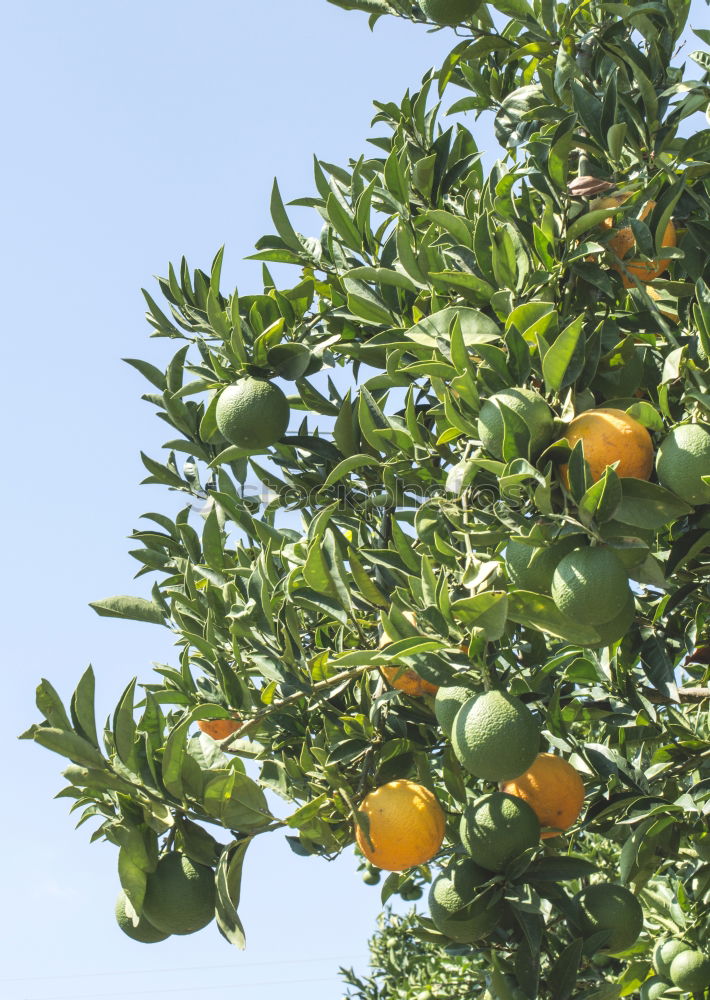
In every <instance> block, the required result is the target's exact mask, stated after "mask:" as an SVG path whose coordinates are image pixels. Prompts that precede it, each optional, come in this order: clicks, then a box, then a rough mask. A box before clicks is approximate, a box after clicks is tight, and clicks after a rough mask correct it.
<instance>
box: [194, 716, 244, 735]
mask: <svg viewBox="0 0 710 1000" xmlns="http://www.w3.org/2000/svg"><path fill="white" fill-rule="evenodd" d="M197 725H198V727H199V728H200V729H201V730H202V732H203V733H206V734H207V735H208V736H211V737H212V739H213V740H226V739H227V737H228V736H231V735H232V734H233V733H236V732H237V731H238V730H239V729H241V728H242V724H241V722H240V721H239V720H238V719H198V720H197Z"/></svg>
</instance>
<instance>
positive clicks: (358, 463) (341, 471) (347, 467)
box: [323, 455, 380, 487]
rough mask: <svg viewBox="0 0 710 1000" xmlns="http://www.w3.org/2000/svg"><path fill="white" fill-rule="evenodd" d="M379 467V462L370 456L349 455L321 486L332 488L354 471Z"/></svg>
mask: <svg viewBox="0 0 710 1000" xmlns="http://www.w3.org/2000/svg"><path fill="white" fill-rule="evenodd" d="M379 465H380V462H379V460H378V459H376V458H374V457H373V456H372V455H350V456H349V457H348V458H345V459H343V461H342V462H340V463H339V464H338V465H336V467H335V468H334V469H333V471H332V472H331V473H330V474H329V475H328V477H327V479H326V480H325V482H324V483H323V486H324V487H327V486H333V485H334V484H335V483H337V482H339V481H340V480H341V479H343V478H344V477H345V476H347V475H349V474H350V473H351V472H353V471H354V470H355V469H362V468H363V467H365V466H379Z"/></svg>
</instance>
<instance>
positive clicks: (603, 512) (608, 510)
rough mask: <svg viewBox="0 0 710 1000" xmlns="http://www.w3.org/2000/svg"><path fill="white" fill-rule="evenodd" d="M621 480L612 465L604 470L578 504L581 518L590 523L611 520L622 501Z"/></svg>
mask: <svg viewBox="0 0 710 1000" xmlns="http://www.w3.org/2000/svg"><path fill="white" fill-rule="evenodd" d="M621 497H622V487H621V480H620V479H619V477H618V476H617V474H616V472H615V471H614V470H613V469H612V468H611V467H610V466H607V468H606V469H605V470H604V475H603V476H602V477H601V479H598V480H597V482H596V483H593V484H592V485H591V486H590V487H589V489H588V490H587V491H586V493H585V494H584V496H583V497H582V499H581V500H580V501H579V504H578V505H577V506H578V508H579V514H580V518H581V520H582V521H583V522H584V523H585V524H587V525H588V524H589V523H590V522H591V521H592V520H595V521H596V522H597V523H598V524H602V523H603V522H604V521H611V520H612V518H613V517H614V516H615V514H616V512H617V510H618V508H619V504H620V503H621Z"/></svg>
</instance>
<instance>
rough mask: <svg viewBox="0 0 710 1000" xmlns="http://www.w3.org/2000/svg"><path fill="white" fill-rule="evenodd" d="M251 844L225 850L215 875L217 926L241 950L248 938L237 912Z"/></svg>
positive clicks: (247, 843) (235, 845)
mask: <svg viewBox="0 0 710 1000" xmlns="http://www.w3.org/2000/svg"><path fill="white" fill-rule="evenodd" d="M250 843H251V841H250V840H248V839H246V840H240V841H235V842H234V843H232V844H230V845H229V847H227V848H225V850H224V851H223V852H222V856H221V857H220V859H219V864H218V865H217V872H216V874H215V881H216V887H217V906H216V917H217V926H218V927H219V930H220V933H221V934H222V936H223V937H225V938H226V939H227V941H229V943H230V944H233V945H236V947H237V948H239V949H241V950H244V948H245V947H246V937H245V934H244V928H243V927H242V922H241V920H240V919H239V914H238V913H237V910H238V909H239V899H240V896H241V884H242V869H243V866H244V855H245V854H246V851H247V848H248V846H249V844H250Z"/></svg>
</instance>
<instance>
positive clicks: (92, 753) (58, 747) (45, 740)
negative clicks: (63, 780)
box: [28, 726, 106, 768]
mask: <svg viewBox="0 0 710 1000" xmlns="http://www.w3.org/2000/svg"><path fill="white" fill-rule="evenodd" d="M28 735H30V736H31V737H32V739H33V740H34V741H35V743H39V744H40V745H41V746H43V747H46V748H47V749H48V750H53V751H54V753H58V754H61V755H62V756H63V757H68V758H69V760H73V761H74V763H76V764H82V765H83V766H84V767H96V768H103V767H105V763H106V762H105V761H104V758H103V757H102V756H101V754H100V753H99V752H98V750H97V749H96V748H95V747H92V745H91V744H90V743H89V742H88V740H85V739H84V738H83V736H79V735H78V734H77V733H74V732H71V731H68V730H64V729H55V728H54V727H53V726H34V727H33V728H32V729H31V730H30V733H29V734H28Z"/></svg>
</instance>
